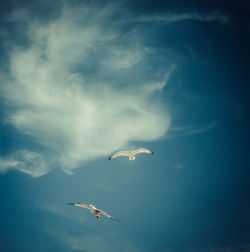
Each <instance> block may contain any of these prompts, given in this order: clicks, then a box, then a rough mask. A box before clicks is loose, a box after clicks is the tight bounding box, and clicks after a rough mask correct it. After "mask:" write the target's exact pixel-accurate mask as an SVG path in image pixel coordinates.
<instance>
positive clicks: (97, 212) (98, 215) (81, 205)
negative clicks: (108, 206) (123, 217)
mask: <svg viewBox="0 0 250 252" xmlns="http://www.w3.org/2000/svg"><path fill="white" fill-rule="evenodd" d="M69 205H73V206H79V207H84V208H87V209H89V210H90V212H91V213H92V214H94V215H95V216H96V218H97V219H101V216H100V214H103V215H105V216H107V217H108V218H110V219H112V220H115V221H118V222H121V221H119V220H117V219H115V218H113V217H112V216H110V215H109V214H107V213H105V212H104V211H102V210H99V209H97V208H95V207H94V206H93V205H86V204H83V203H69Z"/></svg>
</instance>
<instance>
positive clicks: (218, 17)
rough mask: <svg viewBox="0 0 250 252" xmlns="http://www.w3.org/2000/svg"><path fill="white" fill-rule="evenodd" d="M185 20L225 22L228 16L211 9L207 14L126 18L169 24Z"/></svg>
mask: <svg viewBox="0 0 250 252" xmlns="http://www.w3.org/2000/svg"><path fill="white" fill-rule="evenodd" d="M186 20H194V21H201V22H211V21H217V22H220V23H225V22H227V21H228V17H227V16H226V15H225V14H222V13H220V12H218V11H213V12H210V13H208V14H200V13H180V14H172V13H167V14H160V15H159V14H157V15H142V16H139V17H136V18H132V19H128V22H162V23H164V24H169V23H173V22H181V21H186Z"/></svg>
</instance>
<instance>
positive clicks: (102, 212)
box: [100, 210, 121, 222]
mask: <svg viewBox="0 0 250 252" xmlns="http://www.w3.org/2000/svg"><path fill="white" fill-rule="evenodd" d="M100 213H101V214H103V215H105V216H107V217H108V218H110V219H111V220H115V221H118V222H121V221H120V220H117V219H115V218H113V217H112V216H110V215H109V214H107V213H105V212H104V211H102V210H100Z"/></svg>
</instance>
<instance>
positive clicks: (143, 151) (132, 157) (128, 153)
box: [109, 148, 154, 160]
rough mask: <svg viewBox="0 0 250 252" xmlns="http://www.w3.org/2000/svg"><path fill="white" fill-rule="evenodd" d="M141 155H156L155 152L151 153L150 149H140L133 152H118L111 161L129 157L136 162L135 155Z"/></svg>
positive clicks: (111, 157)
mask: <svg viewBox="0 0 250 252" xmlns="http://www.w3.org/2000/svg"><path fill="white" fill-rule="evenodd" d="M139 153H149V154H154V152H153V151H150V150H148V149H145V148H139V149H137V150H131V151H118V152H116V153H115V154H113V155H112V156H110V157H109V160H111V159H113V158H116V157H120V156H128V157H129V160H135V155H136V154H139Z"/></svg>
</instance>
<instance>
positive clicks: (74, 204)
mask: <svg viewBox="0 0 250 252" xmlns="http://www.w3.org/2000/svg"><path fill="white" fill-rule="evenodd" d="M69 205H73V206H79V207H84V208H88V209H90V206H89V205H86V204H82V203H69Z"/></svg>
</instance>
